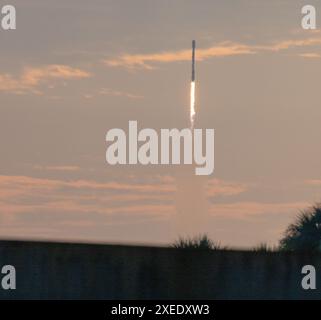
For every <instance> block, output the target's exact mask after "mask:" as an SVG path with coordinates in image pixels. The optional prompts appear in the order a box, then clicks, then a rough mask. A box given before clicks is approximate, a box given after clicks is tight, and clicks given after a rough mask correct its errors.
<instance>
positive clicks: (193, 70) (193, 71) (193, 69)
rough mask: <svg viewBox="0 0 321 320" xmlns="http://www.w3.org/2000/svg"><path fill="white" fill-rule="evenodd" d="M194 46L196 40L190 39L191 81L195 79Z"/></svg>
mask: <svg viewBox="0 0 321 320" xmlns="http://www.w3.org/2000/svg"><path fill="white" fill-rule="evenodd" d="M195 47H196V41H195V40H193V41H192V82H194V81H195Z"/></svg>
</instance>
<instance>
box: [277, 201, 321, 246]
mask: <svg viewBox="0 0 321 320" xmlns="http://www.w3.org/2000/svg"><path fill="white" fill-rule="evenodd" d="M280 249H281V250H289V251H320V249H321V204H317V205H315V206H313V207H312V208H310V209H308V210H305V211H303V212H301V213H300V214H299V216H298V217H297V219H296V221H295V222H294V223H292V224H291V225H290V226H289V227H288V228H287V230H286V232H285V234H284V237H283V239H281V241H280Z"/></svg>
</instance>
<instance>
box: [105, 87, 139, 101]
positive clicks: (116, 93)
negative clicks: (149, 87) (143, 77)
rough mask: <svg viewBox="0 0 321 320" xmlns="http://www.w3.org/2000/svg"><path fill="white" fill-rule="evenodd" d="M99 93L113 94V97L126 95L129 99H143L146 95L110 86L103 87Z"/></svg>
mask: <svg viewBox="0 0 321 320" xmlns="http://www.w3.org/2000/svg"><path fill="white" fill-rule="evenodd" d="M99 94H101V95H105V96H113V97H125V98H129V99H143V98H144V96H142V95H137V94H133V93H130V92H124V91H119V90H113V89H110V88H102V89H100V91H99Z"/></svg>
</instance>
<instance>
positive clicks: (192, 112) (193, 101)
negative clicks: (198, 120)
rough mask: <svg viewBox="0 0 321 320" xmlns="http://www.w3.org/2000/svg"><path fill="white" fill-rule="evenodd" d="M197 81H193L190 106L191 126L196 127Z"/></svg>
mask: <svg viewBox="0 0 321 320" xmlns="http://www.w3.org/2000/svg"><path fill="white" fill-rule="evenodd" d="M195 114H196V112H195V81H192V82H191V106H190V120H191V128H192V129H193V127H194V120H195Z"/></svg>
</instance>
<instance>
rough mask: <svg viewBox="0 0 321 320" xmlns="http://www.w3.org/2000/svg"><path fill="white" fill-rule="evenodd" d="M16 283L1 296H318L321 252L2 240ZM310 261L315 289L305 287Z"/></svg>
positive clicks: (0, 252) (1, 260)
mask: <svg viewBox="0 0 321 320" xmlns="http://www.w3.org/2000/svg"><path fill="white" fill-rule="evenodd" d="M3 265H13V266H14V267H15V268H16V273H17V281H16V286H17V289H16V290H3V289H0V299H320V297H321V293H320V288H321V281H320V279H321V277H320V276H318V273H321V255H320V254H302V253H301V254H299V253H289V252H253V251H232V250H214V251H201V250H186V249H185V250H184V249H174V248H159V247H143V246H123V245H102V244H80V243H78V244H76V243H54V242H51V243H50V242H27V241H0V266H3ZM304 265H313V266H314V267H315V268H316V271H317V289H316V290H303V289H302V286H301V280H302V278H303V276H304V275H302V273H301V270H302V267H303V266H304Z"/></svg>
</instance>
